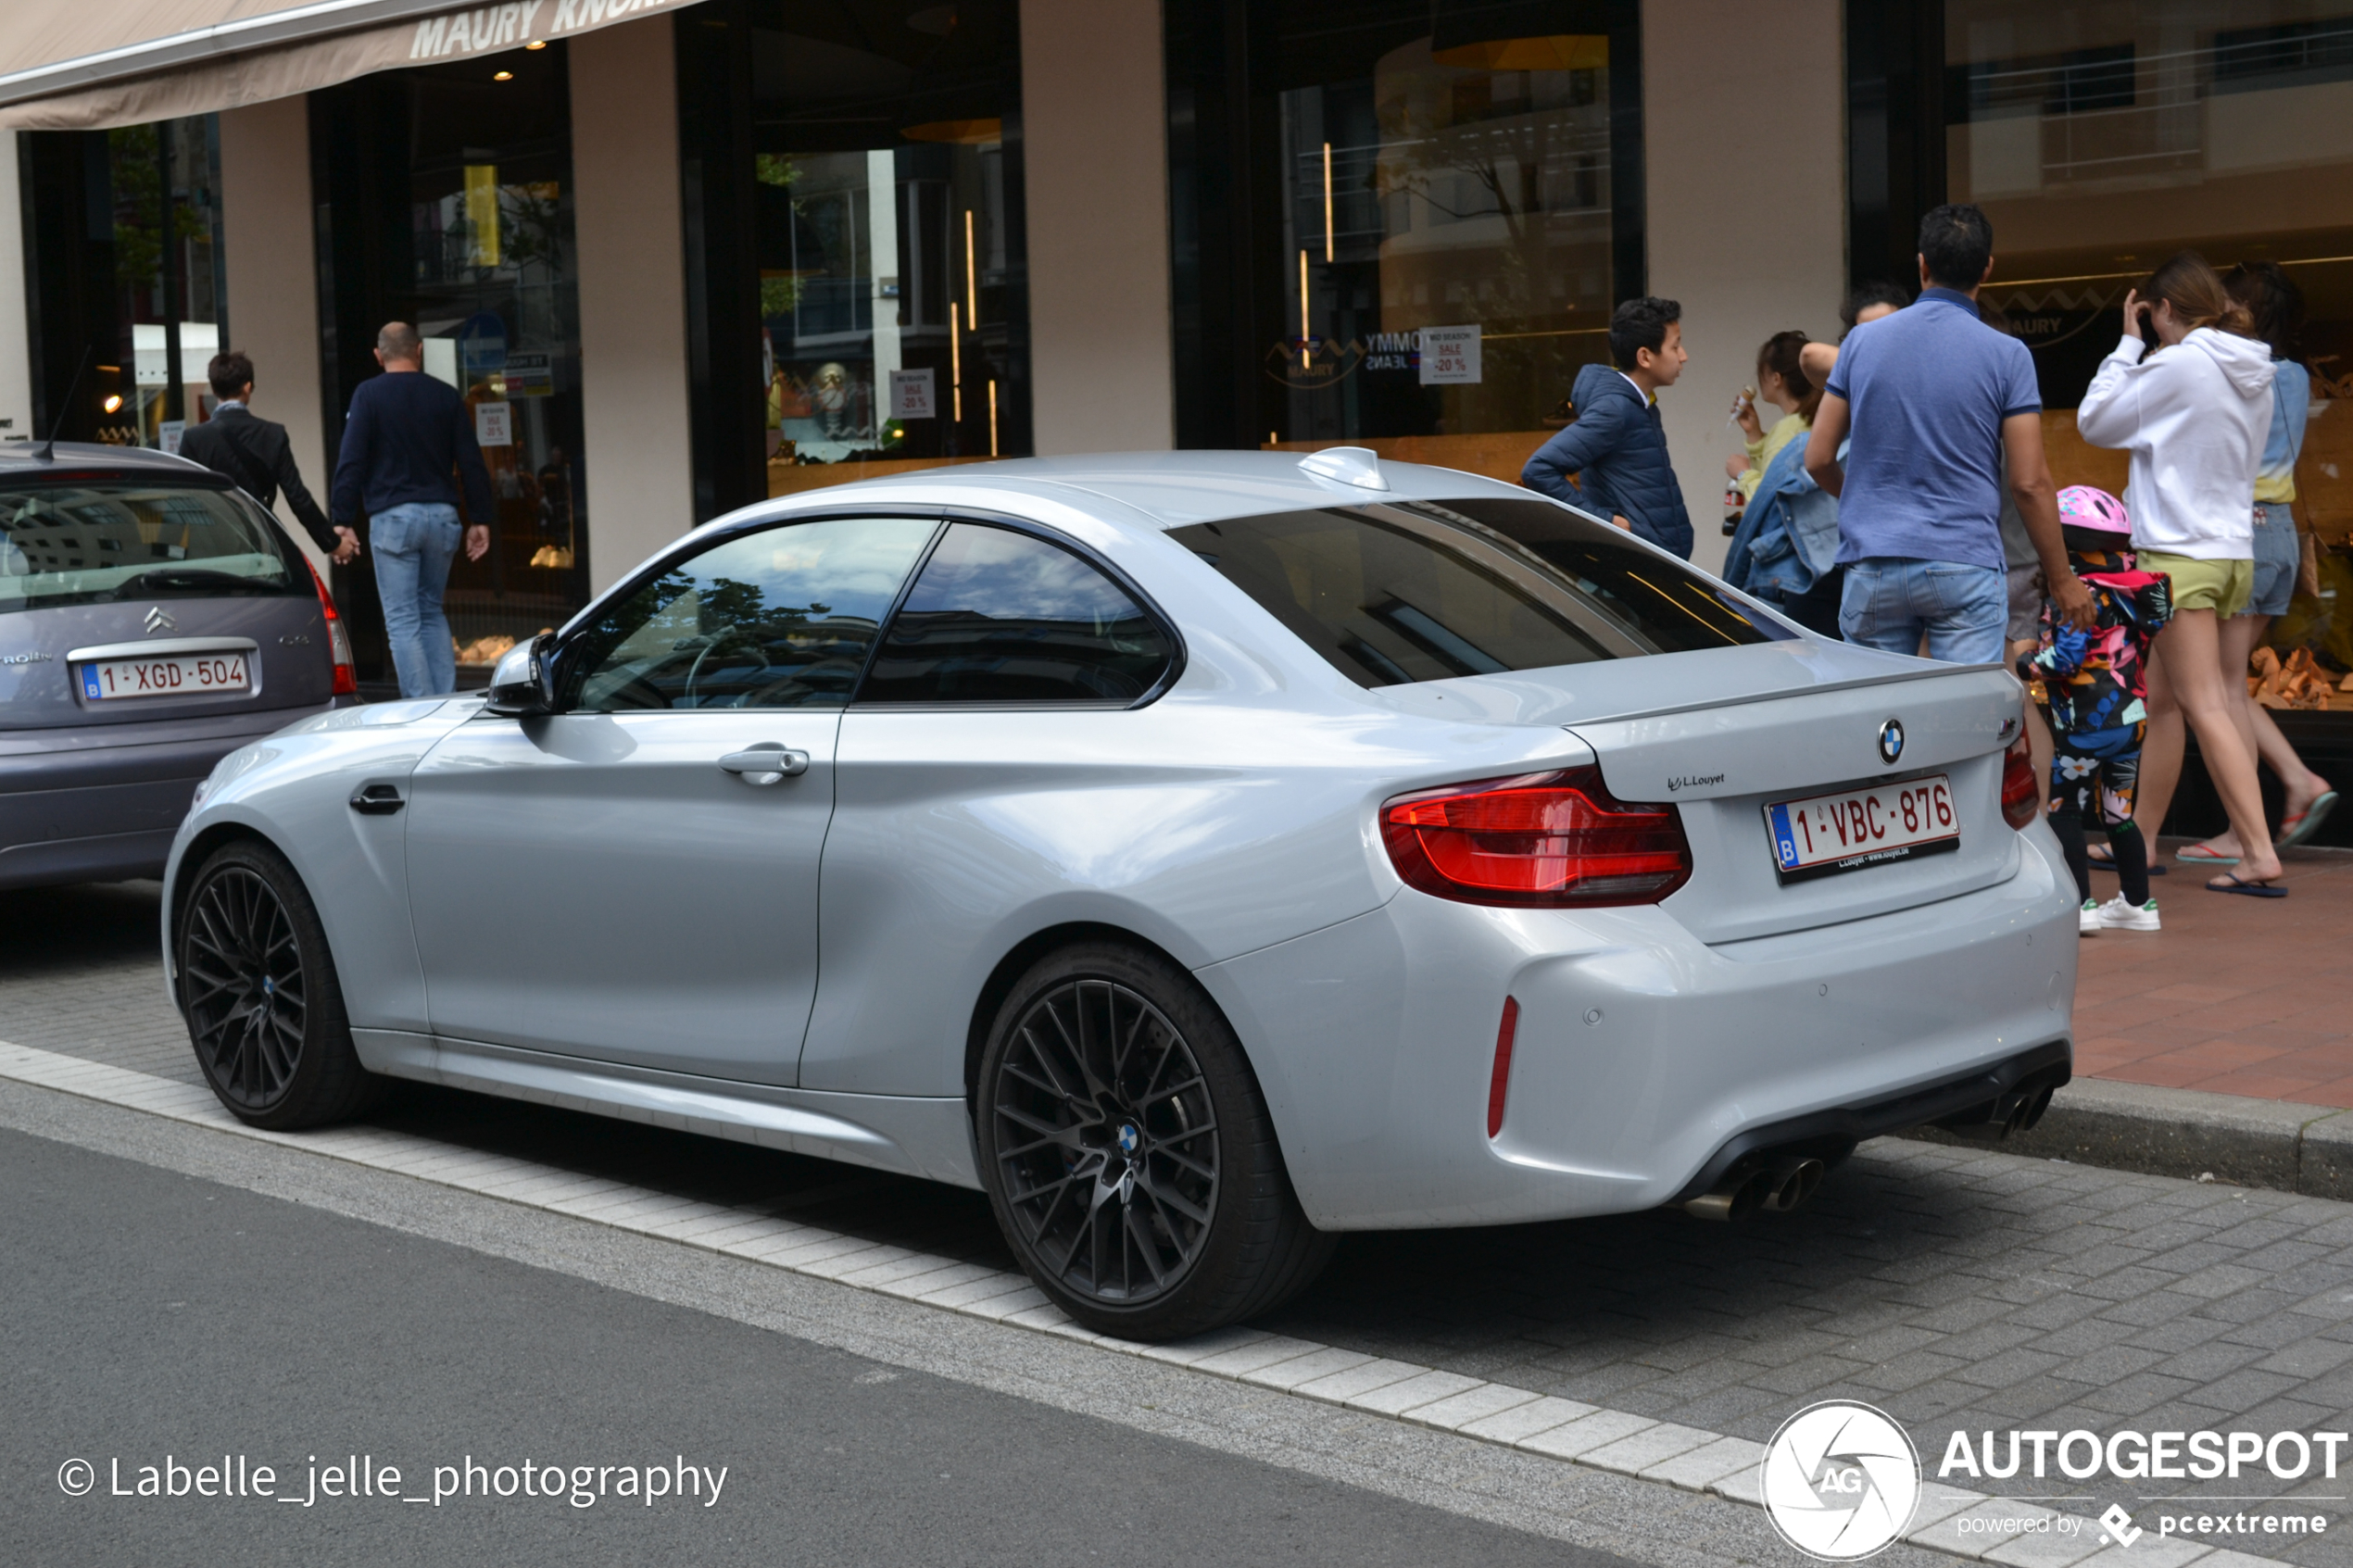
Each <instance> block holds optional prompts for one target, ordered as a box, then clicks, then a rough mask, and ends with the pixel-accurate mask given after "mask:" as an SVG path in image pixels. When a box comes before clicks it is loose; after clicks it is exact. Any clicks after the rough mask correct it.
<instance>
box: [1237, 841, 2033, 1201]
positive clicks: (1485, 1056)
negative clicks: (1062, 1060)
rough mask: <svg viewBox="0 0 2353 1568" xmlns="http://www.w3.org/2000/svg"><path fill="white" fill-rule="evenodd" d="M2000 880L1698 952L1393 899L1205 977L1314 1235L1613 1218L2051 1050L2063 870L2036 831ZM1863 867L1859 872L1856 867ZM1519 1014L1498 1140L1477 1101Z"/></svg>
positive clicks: (1950, 1093)
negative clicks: (1253, 1075)
mask: <svg viewBox="0 0 2353 1568" xmlns="http://www.w3.org/2000/svg"><path fill="white" fill-rule="evenodd" d="M2020 846H2021V851H2022V852H2021V854H2020V861H2019V866H2018V869H2017V871H2016V872H2014V873H2013V874H2012V875H2011V876H2009V877H2007V879H2005V880H2004V881H2002V882H2001V883H1999V884H1995V885H1994V886H1991V887H1985V888H1981V889H1978V890H1977V891H1975V892H1972V893H1968V894H1964V895H1961V896H1959V897H1953V898H1947V899H1943V900H1940V901H1938V902H1936V903H1932V904H1928V905H1922V906H1918V907H1915V908H1912V909H1902V910H1896V911H1894V912H1891V913H1888V914H1882V915H1877V916H1873V917H1871V918H1869V919H1865V920H1856V921H1849V922H1843V923H1840V924H1836V925H1829V926H1823V927H1819V928H1817V929H1815V930H1812V931H1803V932H1794V933H1789V934H1786V935H1777V936H1771V937H1763V938H1757V939H1754V940H1750V941H1745V942H1735V943H1724V944H1719V945H1717V946H1712V947H1711V946H1708V945H1706V944H1704V943H1702V942H1700V941H1699V940H1698V939H1697V938H1696V937H1694V936H1692V935H1691V934H1690V932H1689V931H1688V930H1686V929H1685V928H1684V927H1683V926H1681V925H1680V923H1678V922H1676V921H1675V920H1674V919H1673V918H1672V917H1671V916H1669V915H1667V914H1666V913H1665V912H1664V911H1663V910H1660V909H1609V910H1594V911H1580V912H1577V913H1574V914H1571V913H1567V912H1551V911H1544V912H1539V911H1529V910H1512V909H1479V908H1475V907H1472V906H1467V905H1460V904H1453V903H1448V902H1446V901H1444V900H1441V899H1437V898H1431V897H1425V896H1423V895H1421V894H1418V893H1414V892H1411V891H1407V892H1405V893H1402V894H1400V895H1399V896H1398V897H1396V898H1394V899H1392V900H1391V901H1390V904H1389V905H1387V906H1386V907H1384V908H1383V909H1379V910H1377V911H1375V912H1373V913H1371V914H1368V915H1365V916H1361V917H1359V918H1358V919H1356V920H1353V921H1350V922H1344V923H1343V924H1342V925H1340V926H1335V927H1332V928H1330V929H1328V930H1327V931H1323V932H1319V933H1316V934H1315V935H1310V936H1306V937H1302V938H1300V939H1299V940H1297V941H1294V942H1290V943H1285V944H1282V945H1281V946H1279V947H1275V948H1271V949H1267V950H1265V951H1263V952H1260V953H1253V954H1249V955H1246V956H1244V957H1243V958H1240V959H1236V960H1229V961H1227V963H1223V964H1217V965H1213V966H1210V967H1209V968H1207V969H1205V970H1203V971H1202V972H1201V978H1202V981H1203V983H1204V984H1206V985H1208V986H1209V988H1210V990H1211V992H1212V994H1213V995H1214V996H1215V997H1216V998H1217V999H1218V1001H1219V1003H1220V1004H1221V1005H1222V1006H1224V1007H1226V1008H1227V1014H1228V1016H1229V1017H1230V1018H1232V1020H1233V1021H1234V1022H1235V1025H1236V1027H1237V1028H1238V1029H1239V1030H1240V1031H1241V1034H1242V1036H1243V1039H1244V1041H1245V1043H1246V1044H1247V1045H1248V1047H1249V1048H1250V1051H1251V1055H1252V1062H1253V1064H1254V1065H1256V1066H1257V1067H1258V1069H1259V1076H1260V1079H1261V1082H1262V1084H1263V1085H1264V1086H1265V1090H1266V1094H1267V1098H1268V1102H1269V1105H1270V1108H1271V1109H1272V1110H1273V1111H1274V1114H1275V1120H1276V1124H1277V1128H1278V1130H1279V1131H1280V1134H1281V1136H1282V1141H1283V1149H1284V1154H1285V1157H1286V1159H1287V1160H1288V1161H1289V1164H1290V1173H1291V1177H1292V1181H1293V1184H1294V1185H1295V1186H1296V1187H1297V1188H1298V1190H1299V1194H1300V1198H1301V1201H1302V1204H1303V1205H1304V1206H1305V1207H1306V1209H1307V1211H1308V1214H1309V1216H1310V1217H1311V1218H1312V1219H1313V1220H1314V1221H1315V1223H1316V1224H1318V1225H1320V1226H1323V1227H1325V1228H1328V1229H1378V1228H1395V1227H1404V1226H1416V1225H1464V1224H1495V1223H1517V1222H1525V1221H1538V1220H1551V1219H1564V1218H1569V1217H1572V1216H1576V1215H1584V1214H1601V1213H1614V1212H1624V1211H1628V1210H1640V1209H1647V1208H1651V1207H1655V1206H1656V1205H1658V1204H1662V1203H1667V1202H1669V1201H1672V1200H1674V1199H1675V1198H1678V1197H1680V1196H1684V1195H1685V1194H1686V1193H1687V1191H1689V1190H1692V1189H1704V1185H1705V1178H1706V1177H1707V1176H1708V1175H1710V1173H1713V1172H1717V1171H1718V1170H1720V1169H1722V1168H1728V1167H1729V1166H1730V1164H1731V1163H1732V1162H1733V1161H1735V1160H1738V1159H1739V1158H1741V1156H1742V1155H1743V1154H1744V1153H1746V1152H1749V1151H1752V1150H1755V1149H1757V1148H1766V1147H1778V1146H1780V1145H1782V1144H1785V1143H1789V1142H1793V1141H1797V1140H1798V1139H1800V1138H1803V1137H1807V1136H1811V1137H1816V1138H1819V1139H1823V1140H1825V1141H1843V1140H1852V1139H1857V1138H1861V1137H1864V1136H1870V1135H1877V1134H1880V1133H1884V1132H1889V1131H1894V1130H1897V1129H1898V1128H1900V1127H1902V1126H1905V1125H1911V1124H1918V1123H1920V1122H1926V1121H1931V1120H1936V1119H1939V1118H1942V1117H1945V1116H1949V1115H1952V1114H1953V1113H1955V1112H1956V1111H1959V1110H1964V1109H1966V1107H1967V1106H1968V1105H1969V1104H1971V1103H1974V1102H1982V1101H1984V1100H1987V1099H1990V1098H1994V1096H1995V1094H1997V1093H1998V1092H1999V1090H1998V1089H1993V1088H1988V1087H1987V1086H1986V1085H1987V1084H1988V1083H1989V1082H1991V1081H1994V1080H1997V1079H1999V1078H2000V1076H2001V1075H2002V1074H2005V1073H2017V1072H2019V1071H2020V1067H2019V1066H2018V1065H2016V1064H2019V1063H2021V1062H2023V1061H2029V1060H2031V1061H2032V1062H2033V1063H2036V1064H2040V1065H2043V1066H2048V1065H2051V1064H2054V1063H2062V1062H2064V1061H2065V1060H2067V1056H2068V1052H2069V1047H2068V1044H2067V1042H2068V1039H2069V1035H2070V1011H2071V1009H2072V1005H2073V998H2074V985H2075V964H2076V944H2077V941H2078V937H2077V935H2076V931H2075V897H2074V892H2073V884H2072V882H2071V880H2070V878H2069V876H2068V873H2067V871H2066V868H2065V866H2064V864H2063V863H2062V862H2061V860H2060V858H2059V853H2058V847H2057V844H2056V842H2054V841H2052V840H2051V838H2050V835H2049V834H2048V833H2047V832H2045V831H2043V830H2042V829H2040V828H2039V827H2038V828H2036V829H2034V830H2032V831H2030V832H2028V833H2026V834H2020ZM1857 874H1869V873H1857ZM1505 997H1513V998H1516V1000H1517V1001H1518V1003H1519V1014H1518V1027H1517V1034H1516V1042H1515V1049H1514V1054H1513V1061H1512V1066H1511V1072H1510V1076H1509V1080H1508V1098H1507V1105H1506V1112H1505V1115H1504V1126H1503V1130H1502V1133H1501V1134H1500V1135H1498V1136H1496V1137H1494V1138H1490V1137H1488V1136H1487V1126H1486V1123H1487V1105H1488V1091H1489V1086H1490V1083H1491V1073H1492V1069H1493V1064H1494V1060H1495V1047H1496V1035H1497V1031H1498V1026H1499V1024H1500V1022H1501V1018H1502V1012H1503V1005H1504V998H1505Z"/></svg>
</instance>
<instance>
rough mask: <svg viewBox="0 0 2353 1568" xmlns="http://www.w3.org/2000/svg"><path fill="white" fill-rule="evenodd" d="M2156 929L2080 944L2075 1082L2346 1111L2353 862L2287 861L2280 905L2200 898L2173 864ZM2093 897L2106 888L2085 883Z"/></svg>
mask: <svg viewBox="0 0 2353 1568" xmlns="http://www.w3.org/2000/svg"><path fill="white" fill-rule="evenodd" d="M2184 842H2187V841H2186V840H2183V841H2174V840H2168V841H2167V842H2166V843H2165V844H2164V846H2163V850H2164V856H2163V858H2164V859H2165V860H2166V861H2167V862H2169V864H2170V866H2171V869H2170V871H2169V872H2168V873H2167V874H2166V875H2165V876H2164V877H2162V878H2160V879H2158V881H2156V882H2155V883H2153V884H2151V890H2152V891H2153V892H2154V893H2155V894H2156V895H2157V901H2158V908H2159V909H2160V910H2161V911H2162V912H2163V914H2164V917H2165V929H2164V930H2163V931H2158V932H2121V931H2112V932H2108V933H2105V934H2103V935H2099V936H2097V937H2095V938H2093V939H2091V940H2089V941H2086V942H2084V943H2083V944H2082V955H2083V958H2082V972H2081V977H2080V978H2079V980H2078V981H2077V984H2076V992H2075V1028H2076V1043H2075V1070H2076V1072H2078V1073H2082V1074H2083V1075H2085V1076H2087V1077H2095V1078H2115V1079H2120V1080H2122V1081H2123V1082H2125V1083H2131V1084H2156V1085H2163V1086H2165V1087H2167V1088H2176V1089H2204V1090H2208V1091H2211V1092H2214V1093H2217V1094H2230V1095H2249V1096H2253V1097H2256V1098H2262V1099H2284V1100H2296V1101H2300V1102H2301V1103H2303V1104H2306V1105H2333V1106H2341V1107H2353V851H2347V850H2342V849H2292V850H2289V851H2288V852H2287V854H2286V855H2285V856H2284V859H2285V861H2286V865H2287V877H2286V881H2287V884H2288V887H2289V890H2290V891H2289V894H2288V897H2285V898H2281V899H2259V898H2239V897H2224V896H2222V895H2220V894H2214V893H2208V892H2206V891H2204V889H2203V888H2202V887H2201V885H2200V884H2202V883H2204V882H2205V881H2206V880H2207V879H2208V877H2210V876H2211V875H2212V874H2213V871H2214V868H2210V867H2204V866H2195V865H2185V864H2182V863H2180V862H2176V861H2174V860H2173V851H2175V850H2176V849H2178V848H2180V847H2181V846H2182V844H2183V843H2184ZM2092 884H2093V891H2094V892H2095V893H2096V894H2098V895H2099V896H2100V897H2103V898H2105V897H2109V896H2110V895H2112V894H2113V893H2114V892H2115V891H2116V879H2115V878H2114V877H2112V876H2108V875H2106V874H2104V873H2101V872H2094V873H2093V876H2092Z"/></svg>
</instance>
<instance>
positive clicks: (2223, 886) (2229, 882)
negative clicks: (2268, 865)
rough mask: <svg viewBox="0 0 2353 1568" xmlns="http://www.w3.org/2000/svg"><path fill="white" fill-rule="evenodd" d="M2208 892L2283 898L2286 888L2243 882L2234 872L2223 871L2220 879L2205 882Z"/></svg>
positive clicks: (2285, 895)
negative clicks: (2218, 880)
mask: <svg viewBox="0 0 2353 1568" xmlns="http://www.w3.org/2000/svg"><path fill="white" fill-rule="evenodd" d="M2206 890H2207V891H2208V893H2244V894H2246V896H2247V897H2250V898H2284V897H2287V889H2286V888H2284V887H2282V886H2279V885H2278V884H2275V883H2269V882H2243V881H2241V880H2240V879H2239V876H2238V873H2237V872H2223V873H2222V880H2221V881H2220V882H2209V883H2208V884H2206Z"/></svg>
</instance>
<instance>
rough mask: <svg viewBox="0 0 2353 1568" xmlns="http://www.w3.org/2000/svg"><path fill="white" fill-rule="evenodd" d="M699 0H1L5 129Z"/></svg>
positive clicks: (428, 55)
mask: <svg viewBox="0 0 2353 1568" xmlns="http://www.w3.org/2000/svg"><path fill="white" fill-rule="evenodd" d="M692 4H694V0H501V3H498V4H493V5H472V6H452V5H451V4H450V3H449V0H312V3H310V4H308V5H296V6H288V5H286V4H284V3H283V0H7V4H6V21H5V23H0V130H17V131H97V130H104V129H107V128H108V127H111V126H117V125H137V124H141V123H144V122H145V121H147V120H154V119H172V118H175V117H177V116H180V115H191V114H209V113H211V112H213V111H215V110H217V109H228V108H235V107H239V106H240V105H244V104H258V103H262V102H265V101H267V100H269V99H271V98H283V97H289V96H292V95H293V94H297V93H308V92H311V91H314V90H315V89H317V88H321V87H332V86H333V85H334V84H335V83H336V82H348V81H350V80H351V79H352V78H353V77H355V76H365V75H367V74H368V73H369V72H370V71H378V70H389V69H394V68H396V67H399V66H410V65H437V64H442V63H446V62H447V61H450V60H458V59H463V58H465V57H466V56H470V55H486V54H493V53H497V52H498V51H501V50H506V49H515V48H520V47H522V45H523V44H528V43H530V42H532V41H533V40H535V39H553V38H565V37H570V36H572V35H573V34H575V33H581V32H588V31H594V30H596V29H598V28H600V27H610V26H611V25H613V24H614V23H616V22H625V21H635V20H637V19H639V18H641V17H646V16H650V15H653V14H655V13H658V12H662V11H674V10H679V9H682V8H684V7H685V6H689V5H692Z"/></svg>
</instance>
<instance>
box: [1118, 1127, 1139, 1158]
mask: <svg viewBox="0 0 2353 1568" xmlns="http://www.w3.org/2000/svg"><path fill="white" fill-rule="evenodd" d="M1143 1141H1144V1135H1143V1134H1141V1133H1139V1132H1138V1131H1137V1130H1136V1123H1133V1122H1122V1123H1120V1124H1119V1152H1120V1153H1122V1154H1133V1153H1135V1152H1136V1150H1137V1148H1139V1146H1140V1145H1141V1144H1142V1143H1143Z"/></svg>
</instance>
